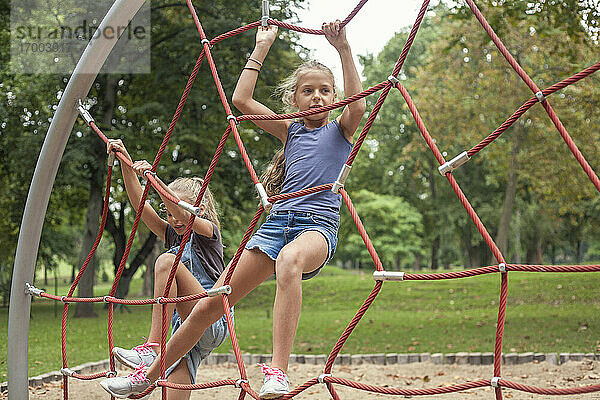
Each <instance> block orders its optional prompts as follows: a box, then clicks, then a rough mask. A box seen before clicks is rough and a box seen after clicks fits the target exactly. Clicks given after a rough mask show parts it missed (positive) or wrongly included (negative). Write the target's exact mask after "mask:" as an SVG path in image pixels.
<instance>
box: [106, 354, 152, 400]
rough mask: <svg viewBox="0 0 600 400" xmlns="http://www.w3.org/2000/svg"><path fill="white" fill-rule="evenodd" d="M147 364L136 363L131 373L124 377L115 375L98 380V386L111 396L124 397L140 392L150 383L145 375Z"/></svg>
mask: <svg viewBox="0 0 600 400" xmlns="http://www.w3.org/2000/svg"><path fill="white" fill-rule="evenodd" d="M146 370H147V366H146V365H144V363H142V364H140V365H138V367H137V368H136V369H135V371H133V373H132V374H129V375H127V376H126V377H122V376H117V377H115V378H108V379H105V380H103V381H102V382H100V386H102V388H103V389H104V390H106V391H107V392H108V393H110V395H111V396H114V397H117V398H119V399H124V398H126V397H129V396H131V395H132V394H140V393H142V392H143V391H144V390H146V389H148V387H149V386H150V385H151V384H152V383H151V382H150V381H149V380H148V378H147V376H146Z"/></svg>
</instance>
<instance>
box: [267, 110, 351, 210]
mask: <svg viewBox="0 0 600 400" xmlns="http://www.w3.org/2000/svg"><path fill="white" fill-rule="evenodd" d="M351 150H352V144H351V143H350V142H349V141H348V139H346V138H345V137H344V134H343V133H342V130H341V129H340V126H339V124H338V123H337V121H335V120H333V121H331V122H329V123H328V124H327V125H324V126H322V127H320V128H316V129H307V128H306V127H305V126H304V124H301V123H299V122H293V123H292V124H291V125H290V127H289V128H288V135H287V140H286V142H285V149H284V155H285V179H284V181H283V188H282V190H281V193H290V192H296V191H298V190H302V189H308V188H311V187H313V186H318V185H323V184H327V183H333V182H335V180H336V179H337V177H338V175H339V173H340V170H341V169H342V166H343V165H344V163H345V162H346V161H347V160H348V156H349V155H350V151H351ZM340 205H341V196H340V195H338V194H335V193H333V192H332V191H331V190H324V191H321V192H318V193H313V194H310V195H306V196H301V197H295V198H293V199H289V200H279V201H277V202H275V204H274V205H273V210H272V211H296V212H308V213H315V214H319V215H322V216H325V217H329V218H333V219H335V220H339V212H340Z"/></svg>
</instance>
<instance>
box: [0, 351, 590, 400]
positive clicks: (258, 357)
mask: <svg viewBox="0 0 600 400" xmlns="http://www.w3.org/2000/svg"><path fill="white" fill-rule="evenodd" d="M242 357H243V360H244V363H246V364H248V365H251V364H258V363H269V362H271V354H244V355H243V356H242ZM585 360H590V361H593V360H595V361H600V353H596V354H594V353H585V354H584V353H560V354H558V353H533V352H527V353H506V354H505V353H502V364H503V365H517V364H527V363H531V362H536V363H540V362H547V363H549V364H552V365H560V364H564V363H566V362H569V361H585ZM326 361H327V355H325V354H319V355H315V354H291V355H290V363H296V364H312V365H324V364H325V362H326ZM235 362H236V360H235V355H233V354H220V353H215V354H211V355H210V356H208V357H207V358H206V359H205V360H204V361H202V364H204V365H217V364H225V363H235ZM418 362H432V363H433V364H446V365H449V364H457V365H492V364H493V363H494V354H493V353H478V352H477V353H467V352H459V353H446V354H443V353H434V354H430V353H404V354H398V353H388V354H384V353H377V354H352V355H350V354H339V355H338V356H337V358H336V359H335V364H336V365H361V364H375V365H393V364H411V363H418ZM116 363H117V368H120V367H121V365H120V363H119V362H118V361H116ZM109 366H110V364H109V361H108V359H107V360H101V361H97V362H89V363H85V364H82V365H78V366H77V367H74V368H71V369H72V370H73V371H75V372H76V373H78V374H82V375H88V374H93V373H96V372H99V371H107V370H108V369H109ZM62 378H63V375H62V373H61V372H60V371H52V372H48V373H45V374H42V375H38V376H33V377H30V378H29V386H30V387H39V386H42V385H43V384H44V383H50V382H56V381H60V380H62ZM6 391H8V383H7V382H3V383H1V384H0V392H1V393H4V392H6Z"/></svg>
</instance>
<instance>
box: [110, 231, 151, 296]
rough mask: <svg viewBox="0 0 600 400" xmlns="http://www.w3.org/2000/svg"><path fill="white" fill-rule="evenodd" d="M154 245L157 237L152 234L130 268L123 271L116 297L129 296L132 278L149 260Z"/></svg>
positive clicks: (130, 264)
mask: <svg viewBox="0 0 600 400" xmlns="http://www.w3.org/2000/svg"><path fill="white" fill-rule="evenodd" d="M154 243H156V235H155V234H154V233H152V232H150V234H149V235H148V237H147V238H146V240H145V241H144V244H143V245H142V248H141V249H140V251H139V252H138V253H137V254H136V255H135V257H134V258H133V261H131V263H129V267H128V268H125V269H124V270H123V275H121V279H120V280H119V284H118V285H117V292H116V293H115V296H116V297H118V298H120V299H124V298H125V296H127V295H128V294H129V284H130V283H131V278H133V275H134V274H135V273H136V272H137V270H138V268H139V267H140V266H141V265H142V263H143V262H144V261H145V260H146V259H147V258H148V254H150V252H151V251H152V249H153V247H154Z"/></svg>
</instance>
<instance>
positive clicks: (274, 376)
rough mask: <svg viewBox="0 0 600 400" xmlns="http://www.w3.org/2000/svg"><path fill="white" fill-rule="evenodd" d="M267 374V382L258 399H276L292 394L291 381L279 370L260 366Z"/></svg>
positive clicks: (264, 382) (264, 383)
mask: <svg viewBox="0 0 600 400" xmlns="http://www.w3.org/2000/svg"><path fill="white" fill-rule="evenodd" d="M258 365H259V366H260V367H261V368H262V372H263V374H265V380H264V381H263V385H262V387H261V388H260V393H259V394H258V397H259V398H261V399H276V398H278V397H281V396H283V395H284V394H288V393H289V392H290V380H289V379H288V377H287V375H286V374H285V373H284V372H283V371H282V370H280V369H279V368H271V367H269V366H268V365H266V364H258Z"/></svg>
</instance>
